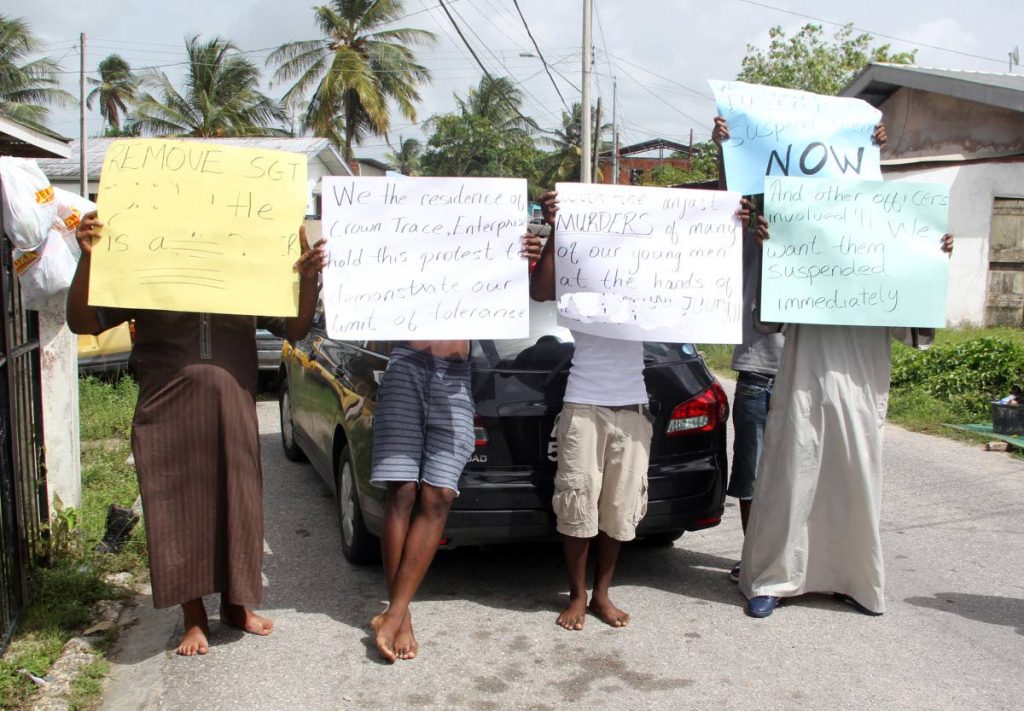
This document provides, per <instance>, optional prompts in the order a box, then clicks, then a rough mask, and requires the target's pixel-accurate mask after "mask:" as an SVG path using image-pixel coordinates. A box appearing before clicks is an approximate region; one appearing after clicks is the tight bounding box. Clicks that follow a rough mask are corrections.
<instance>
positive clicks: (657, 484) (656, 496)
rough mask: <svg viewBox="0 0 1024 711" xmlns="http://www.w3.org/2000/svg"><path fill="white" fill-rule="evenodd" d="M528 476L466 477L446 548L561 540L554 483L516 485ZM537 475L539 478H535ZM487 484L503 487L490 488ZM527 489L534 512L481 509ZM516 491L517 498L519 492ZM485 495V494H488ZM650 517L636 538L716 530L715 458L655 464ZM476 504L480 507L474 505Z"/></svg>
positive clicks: (718, 489) (721, 494) (719, 484)
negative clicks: (554, 507) (553, 497)
mask: <svg viewBox="0 0 1024 711" xmlns="http://www.w3.org/2000/svg"><path fill="white" fill-rule="evenodd" d="M524 476H526V475H524V474H519V476H517V473H515V472H493V471H492V472H490V476H485V475H484V474H483V473H482V472H480V471H474V472H472V473H470V476H468V477H464V479H463V480H462V484H461V495H460V497H459V499H457V500H456V502H455V505H454V506H453V507H452V510H451V511H450V513H449V514H448V523H447V525H446V526H445V532H444V539H445V541H446V543H445V547H448V548H456V547H461V546H471V545H487V544H494V543H513V542H526V541H536V540H548V539H552V538H555V537H556V536H557V534H556V532H555V516H554V513H553V512H552V510H551V494H552V486H553V485H552V482H551V480H550V478H549V479H548V480H547V482H546V486H540V485H534V486H530V487H524V486H522V485H519V486H517V485H516V484H515V483H514V482H515V481H516V480H517V479H522V478H523V477H524ZM534 476H536V475H534ZM488 481H494V482H500V483H495V484H493V485H488V483H487V482H488ZM524 488H528V489H529V490H530V493H531V494H532V495H530V496H529V498H530V499H532V500H533V502H535V503H534V507H532V508H524V509H508V508H501V509H498V508H495V509H488V508H477V507H476V506H479V505H480V504H481V503H486V502H488V501H505V502H508V501H509V500H510V499H511V500H515V499H517V498H519V499H520V500H522V496H523V494H526V492H525V491H523V489H524ZM517 489H518V493H517V492H516V490H517ZM484 490H487V491H486V492H485V491H484ZM648 491H649V495H650V496H651V498H649V500H648V503H647V515H646V516H644V518H643V520H642V521H641V522H640V525H639V526H638V528H637V535H638V536H645V535H650V534H656V533H668V532H677V531H696V530H700V529H703V528H709V527H711V526H715V525H717V524H718V522H719V521H720V520H721V517H722V513H723V511H724V507H725V482H724V477H723V476H722V473H721V472H720V471H719V469H718V467H716V466H715V460H714V458H713V457H706V458H702V459H698V460H691V461H688V462H674V463H671V464H662V465H652V466H651V469H650V472H649V474H648ZM474 504H476V506H474Z"/></svg>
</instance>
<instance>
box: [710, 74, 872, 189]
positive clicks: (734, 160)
mask: <svg viewBox="0 0 1024 711" xmlns="http://www.w3.org/2000/svg"><path fill="white" fill-rule="evenodd" d="M708 83H709V84H710V85H711V89H712V91H714V93H715V101H716V103H717V107H718V113H719V115H721V116H723V117H724V118H725V119H726V120H727V121H728V122H729V139H728V140H727V141H725V142H724V143H723V144H722V153H723V156H724V159H725V179H726V183H727V184H728V186H729V190H735V191H737V192H739V193H742V194H743V195H756V194H758V193H762V192H764V183H765V177H766V176H773V175H778V176H790V177H807V178H811V177H813V178H848V179H852V180H881V179H882V173H881V168H880V166H879V148H878V146H877V145H874V143H872V141H871V136H872V134H873V133H874V130H875V126H876V125H877V124H878V122H879V121H881V119H882V112H880V111H879V110H878V109H876V108H874V107H872V106H871V105H870V104H868V103H867V102H865V101H862V100H860V99H851V98H845V97H836V96H821V95H819V94H812V93H810V92H806V91H797V90H795V89H780V88H778V87H774V86H761V85H760V84H747V83H744V82H739V81H714V80H711V81H709V82H708Z"/></svg>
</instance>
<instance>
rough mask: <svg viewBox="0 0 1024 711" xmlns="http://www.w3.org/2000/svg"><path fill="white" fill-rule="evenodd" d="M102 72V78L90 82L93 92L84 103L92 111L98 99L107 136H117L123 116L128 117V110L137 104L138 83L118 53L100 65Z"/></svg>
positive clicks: (129, 67)
mask: <svg viewBox="0 0 1024 711" xmlns="http://www.w3.org/2000/svg"><path fill="white" fill-rule="evenodd" d="M99 69H100V78H99V79H92V78H90V79H89V84H90V85H91V86H92V87H93V90H92V91H90V92H89V96H88V97H86V100H85V104H86V106H88V107H89V108H90V109H91V108H92V105H93V102H94V101H96V100H99V104H100V115H101V116H102V117H103V121H104V122H105V123H106V127H107V133H108V134H114V135H117V134H118V133H120V130H121V117H122V116H127V114H128V107H129V106H130V105H131V104H133V103H134V102H135V99H136V96H137V94H138V87H139V81H138V79H137V78H136V77H135V75H134V74H132V68H131V66H129V64H128V62H127V61H125V60H124V58H122V57H121V56H120V55H118V54H111V55H110V56H109V57H107V58H106V59H104V60H103V61H102V62H100V67H99Z"/></svg>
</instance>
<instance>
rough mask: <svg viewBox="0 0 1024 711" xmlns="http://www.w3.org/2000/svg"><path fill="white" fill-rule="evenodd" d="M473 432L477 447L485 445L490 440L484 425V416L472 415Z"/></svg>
mask: <svg viewBox="0 0 1024 711" xmlns="http://www.w3.org/2000/svg"><path fill="white" fill-rule="evenodd" d="M473 434H474V435H475V436H476V446H477V447H486V446H487V445H488V443H490V441H491V440H490V437H488V435H487V428H486V427H484V418H482V417H480V415H473Z"/></svg>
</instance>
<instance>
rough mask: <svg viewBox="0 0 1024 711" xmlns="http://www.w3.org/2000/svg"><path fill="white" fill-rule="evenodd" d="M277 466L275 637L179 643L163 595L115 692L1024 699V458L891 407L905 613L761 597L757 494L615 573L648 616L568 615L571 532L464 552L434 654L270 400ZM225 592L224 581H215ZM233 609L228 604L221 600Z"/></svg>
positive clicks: (269, 479) (136, 702) (425, 608)
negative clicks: (288, 446) (565, 571)
mask: <svg viewBox="0 0 1024 711" xmlns="http://www.w3.org/2000/svg"><path fill="white" fill-rule="evenodd" d="M259 414H260V423H261V433H262V441H263V458H264V471H265V477H266V519H267V546H268V554H267V556H266V562H265V574H266V578H267V589H266V596H265V607H264V610H265V612H266V613H267V614H269V615H270V616H272V617H273V618H274V620H275V622H276V629H275V632H274V634H273V635H272V636H270V637H268V638H263V639H260V638H255V637H252V636H241V635H240V634H238V633H236V632H233V631H230V630H226V629H224V628H222V627H220V626H219V625H218V624H217V622H216V621H214V622H213V635H212V639H211V643H212V648H211V650H210V653H209V655H208V656H206V657H205V658H199V657H196V658H191V659H184V658H179V657H176V656H175V655H173V653H171V652H170V651H169V650H171V649H172V647H173V642H174V639H175V637H176V636H177V635H178V634H180V627H179V626H178V625H179V622H178V618H177V613H176V612H175V611H173V610H172V611H161V612H153V611H152V610H151V608H150V606H149V605H148V603H147V604H145V605H143V606H142V607H140V608H139V610H138V617H139V620H138V622H137V623H136V624H135V625H134V626H133V627H132V628H131V629H129V630H128V631H127V632H126V633H125V634H124V635H123V636H122V641H121V643H120V649H119V651H118V653H117V656H116V657H115V659H114V663H113V675H112V679H111V683H110V685H109V687H108V693H107V697H106V708H108V709H116V710H117V711H123V710H128V709H185V708H197V709H309V710H313V709H364V708H365V709H398V708H411V709H416V708H446V709H467V710H473V711H478V710H489V709H535V710H537V711H541V710H546V709H552V710H553V709H560V708H564V707H570V706H577V705H578V706H581V707H582V706H584V705H585V706H587V707H590V708H595V709H603V708H608V709H648V708H673V709H687V708H693V709H698V708H699V709H706V708H761V709H789V708H848V709H865V708H885V709H961V708H966V707H977V708H986V709H1004V708H1005V709H1009V708H1020V707H1021V704H1022V703H1024V702H1022V699H1024V577H1022V571H1024V463H1022V462H1021V461H1019V460H1014V459H1012V458H1010V457H1008V456H1007V455H1005V454H998V453H988V452H984V451H980V450H979V449H977V448H971V447H966V446H963V445H960V444H957V443H954V442H950V441H946V440H941V439H936V438H932V437H928V436H924V435H918V434H913V433H910V432H906V431H903V430H900V429H899V428H896V427H890V428H889V429H888V431H887V435H886V436H887V450H886V455H885V463H886V467H887V474H886V482H885V490H884V508H883V523H882V525H883V540H884V544H885V551H886V555H887V558H886V569H887V573H888V587H887V598H888V605H889V612H888V613H887V614H886V615H885V616H883V617H880V618H868V617H864V616H862V615H860V614H858V613H856V612H853V611H852V610H850V609H849V608H846V607H845V606H843V605H840V604H838V603H836V602H834V601H833V600H832V598H831V597H826V596H807V597H805V598H802V599H801V600H800V601H798V602H795V603H792V604H790V605H787V606H785V607H783V608H781V609H780V610H779V611H777V612H776V614H775V615H774V616H772V617H771V618H770V619H767V620H752V619H749V618H747V617H745V616H744V615H743V611H742V603H743V600H742V598H741V596H740V595H739V593H738V592H737V591H736V586H735V585H733V584H732V583H730V582H729V580H728V577H727V571H728V569H729V567H730V566H731V565H732V563H733V562H734V561H735V559H736V558H737V556H738V554H739V548H740V545H741V541H740V531H739V523H738V510H737V509H736V508H735V507H730V508H728V509H727V511H726V513H727V518H726V521H725V522H724V523H723V524H722V525H721V526H720V527H718V528H716V529H713V530H711V531H705V532H701V533H696V534H687V535H686V536H684V537H683V538H682V539H681V540H680V541H679V542H677V544H676V545H675V547H674V548H662V549H650V548H642V547H630V548H629V549H627V550H626V551H625V552H624V554H623V559H622V562H621V565H620V569H619V573H618V575H617V578H616V582H617V586H616V587H615V588H614V591H613V592H614V597H615V600H616V602H617V603H618V604H619V605H620V606H622V607H624V608H625V609H627V610H629V611H631V612H632V613H633V623H632V624H631V625H630V627H629V628H628V629H626V630H613V629H610V628H608V627H605V626H604V625H602V624H601V623H599V622H598V621H597V620H595V619H591V620H590V621H589V622H588V624H587V627H586V629H585V630H584V631H582V632H567V631H564V630H562V629H560V628H559V627H557V626H556V625H555V623H554V620H555V616H556V614H557V611H558V610H559V609H560V606H561V605H562V604H563V602H564V600H565V595H566V585H565V583H564V581H563V579H562V571H561V568H560V559H559V553H558V549H557V547H554V546H533V547H516V548H497V549H490V550H486V551H481V550H458V551H452V552H442V553H441V554H439V556H438V558H437V561H436V563H435V565H434V567H433V569H432V570H431V572H430V574H429V576H428V579H427V581H426V583H425V584H424V587H423V589H422V594H421V596H420V599H419V601H418V602H417V603H415V606H414V612H415V625H416V631H417V636H418V637H419V639H420V642H421V645H422V649H421V653H420V657H419V658H417V659H416V660H414V661H411V662H400V663H398V664H396V665H395V666H388V665H384V664H382V663H380V662H379V660H378V658H377V655H376V653H375V652H374V650H373V645H372V642H371V639H370V637H369V636H368V634H367V622H368V621H369V619H370V617H371V616H372V615H373V614H375V613H377V612H378V611H380V610H381V609H382V602H381V600H382V585H381V580H380V571H379V569H378V568H355V567H352V566H350V565H348V564H347V563H346V562H345V561H344V559H343V558H342V556H341V550H340V548H339V543H338V527H337V524H336V522H335V515H334V507H333V499H332V498H331V497H330V494H329V492H328V489H327V488H326V487H325V486H324V485H323V484H322V483H321V482H320V480H319V479H318V477H317V475H316V473H315V472H314V471H313V470H312V468H310V467H309V465H297V464H292V463H290V462H288V461H286V460H285V459H284V457H283V456H282V454H281V450H280V446H279V443H278V424H277V413H276V405H275V403H260V405H259ZM210 603H211V604H212V603H213V601H212V600H211V601H210ZM214 613H215V610H213V609H212V608H211V615H213V614H214Z"/></svg>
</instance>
